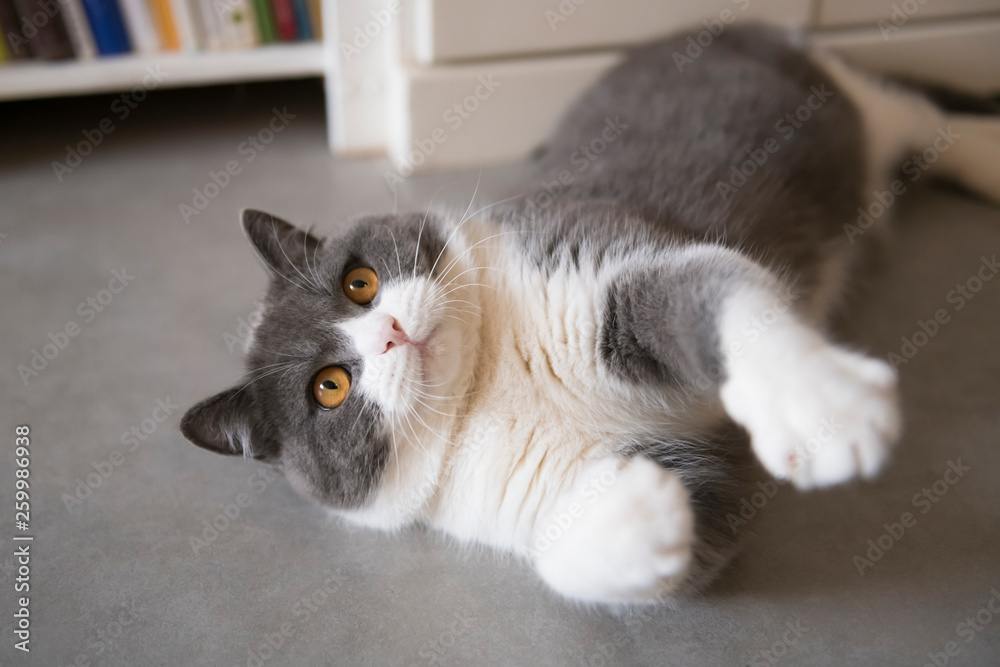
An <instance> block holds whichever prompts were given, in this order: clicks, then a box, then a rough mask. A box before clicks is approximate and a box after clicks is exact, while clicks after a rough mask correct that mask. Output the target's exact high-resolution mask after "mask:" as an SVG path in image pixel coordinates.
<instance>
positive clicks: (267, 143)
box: [0, 0, 1000, 667]
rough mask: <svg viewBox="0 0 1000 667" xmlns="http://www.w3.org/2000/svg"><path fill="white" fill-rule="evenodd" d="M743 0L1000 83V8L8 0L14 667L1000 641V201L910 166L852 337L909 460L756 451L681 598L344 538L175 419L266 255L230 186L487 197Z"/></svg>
mask: <svg viewBox="0 0 1000 667" xmlns="http://www.w3.org/2000/svg"><path fill="white" fill-rule="evenodd" d="M747 20H763V21H768V22H771V23H775V24H778V25H782V26H786V27H789V28H793V29H800V30H802V32H803V34H804V35H806V34H808V35H809V36H810V37H811V38H812V39H814V40H817V41H820V42H822V43H825V44H828V45H829V46H830V47H831V48H834V49H837V50H839V51H841V52H843V53H844V54H845V55H847V56H848V57H849V58H851V59H852V60H854V61H855V62H856V63H858V64H861V65H863V66H864V67H866V68H868V69H871V70H873V71H878V72H885V73H889V74H893V75H897V76H902V77H906V78H911V79H915V80H917V81H921V82H926V83H934V84H941V85H946V86H949V87H952V88H957V89H960V90H963V91H966V92H971V93H975V94H977V95H979V96H983V97H992V98H995V97H996V96H997V94H998V93H1000V0H951V1H948V2H946V1H944V0H708V1H700V2H680V1H679V0H678V1H675V0H664V1H657V2H649V1H645V0H505V1H504V2H489V1H487V0H412V1H404V0H339V1H336V0H322V1H321V0H0V28H2V32H3V40H2V50H0V58H2V60H0V137H2V142H0V146H2V151H0V202H2V206H0V304H2V306H3V317H2V318H0V368H2V369H4V372H3V374H2V376H0V398H2V400H0V429H2V431H0V433H2V435H0V442H2V443H4V444H3V446H2V447H0V451H3V452H5V453H4V454H3V456H2V457H0V480H2V481H0V500H2V506H3V507H5V508H7V509H6V510H5V514H4V515H3V516H2V520H0V526H2V531H3V534H2V535H0V537H2V539H3V540H4V541H5V542H7V544H8V546H7V547H4V548H3V550H0V591H2V592H0V610H2V619H3V620H2V621H0V630H2V632H0V636H2V640H0V641H2V643H0V665H20V664H24V665H45V666H48V665H60V666H62V665H77V666H79V667H86V666H89V665H129V666H132V665H219V664H227V665H247V666H248V667H262V666H263V665H323V664H338V665H340V664H343V665H396V664H402V665H425V664H426V665H469V664H501V665H591V666H594V667H598V666H601V665H657V666H659V665H730V664H732V665H743V664H750V665H774V664H779V663H784V664H794V665H802V664H806V665H843V664H858V665H897V664H899V665H902V664H909V665H925V664H930V665H937V666H939V667H940V666H942V665H947V664H955V665H996V664H1000V557H998V556H1000V537H998V532H997V529H998V528H1000V490H998V487H997V485H996V479H997V478H998V473H1000V447H998V443H1000V410H998V409H997V407H998V405H1000V349H998V346H997V333H996V332H997V328H996V327H997V319H996V313H997V312H1000V282H998V281H993V282H989V281H987V280H985V279H982V276H984V275H985V274H984V271H987V272H988V270H989V269H988V267H990V266H995V261H996V260H995V259H994V257H995V256H996V255H997V254H1000V211H998V210H997V209H996V208H995V207H991V206H990V205H989V204H986V203H984V202H982V201H979V200H976V199H973V198H971V197H970V196H968V195H967V194H964V193H962V192H960V191H958V190H956V189H953V188H948V187H945V186H940V185H937V186H934V187H929V188H928V187H924V186H925V185H926V183H925V181H926V179H923V180H922V181H921V182H920V183H919V184H918V185H919V186H920V187H916V186H915V187H913V188H910V189H908V190H907V192H906V193H905V194H904V195H901V196H899V197H898V198H897V199H896V201H895V203H894V204H893V214H894V216H895V217H896V218H897V219H898V225H897V226H898V237H897V239H896V243H895V245H894V246H893V248H892V251H891V252H890V253H889V254H888V255H887V256H886V257H885V258H884V259H883V266H882V267H881V272H880V273H879V275H878V276H877V277H875V278H874V279H873V281H872V283H871V285H870V289H869V292H870V294H869V295H868V297H867V298H866V300H865V302H864V304H863V305H862V306H861V307H860V308H859V310H858V312H857V314H856V317H854V318H853V319H852V320H851V321H850V322H849V323H848V325H847V330H846V331H844V332H843V335H844V336H845V338H846V339H847V340H848V341H850V342H851V343H852V344H853V345H855V346H857V347H859V348H861V349H864V350H866V351H868V352H869V353H871V354H873V355H876V356H881V357H883V358H886V357H887V356H888V355H890V354H894V355H897V356H901V357H903V358H905V362H903V363H902V364H901V365H900V366H899V371H900V374H901V388H902V392H903V400H904V411H905V413H906V415H907V435H906V437H905V439H904V442H903V443H902V444H901V446H900V448H899V454H898V456H897V460H896V461H895V462H894V463H893V465H892V466H891V467H890V469H889V470H888V471H887V473H886V474H885V475H883V477H882V478H880V479H879V480H877V481H875V482H873V483H869V484H857V485H852V486H848V487H844V488H838V489H832V490H829V491H824V492H822V493H814V494H809V495H800V494H798V493H796V492H795V491H793V490H792V489H789V488H785V487H782V486H780V485H774V484H771V485H768V484H767V483H766V480H764V479H763V478H762V485H763V486H761V487H760V493H759V494H754V495H753V496H751V497H749V498H747V499H746V501H747V502H746V506H745V507H744V508H743V509H742V510H741V514H740V517H739V521H738V522H736V523H734V530H737V531H743V532H744V533H745V535H746V539H747V548H746V552H745V554H744V555H743V556H742V557H741V558H740V559H739V560H738V561H737V562H736V564H735V565H734V566H733V567H732V568H731V569H730V570H729V571H728V572H727V573H726V574H725V575H724V577H723V578H722V580H721V581H720V582H719V583H718V584H716V585H715V586H714V587H713V588H712V589H711V590H710V591H708V592H707V593H706V594H705V596H704V597H703V598H699V599H698V600H693V601H690V602H687V603H685V605H684V606H683V607H682V608H681V609H680V610H679V611H673V610H667V609H661V610H656V611H649V610H647V611H641V610H638V611H634V612H630V613H627V614H623V615H619V616H611V615H608V614H606V613H602V612H598V611H594V610H588V609H581V608H578V607H575V606H571V605H568V604H566V603H565V602H563V601H561V600H559V599H556V598H555V597H554V596H553V595H552V594H550V593H548V592H547V591H546V590H544V589H543V587H541V586H540V585H539V583H538V582H537V580H536V579H535V578H534V576H533V575H532V574H531V573H530V571H528V570H527V569H526V568H525V567H523V566H522V565H521V564H518V563H515V562H507V561H502V560H499V559H497V558H496V557H495V556H494V555H492V554H489V553H479V552H475V551H473V552H465V551H460V550H458V549H456V548H454V547H453V546H450V545H449V544H447V543H446V541H445V540H442V539H440V538H438V537H436V536H434V535H429V534H426V533H422V532H419V531H414V532H410V533H405V534H402V535H395V536H385V535H379V534H376V533H371V532H364V531H361V532H359V531H354V530H351V529H349V528H347V527H345V526H342V525H340V524H339V523H336V522H331V521H330V520H329V519H328V518H327V517H326V515H325V514H324V513H323V512H322V511H321V510H320V509H318V508H316V507H314V506H313V505H311V504H310V503H308V502H306V501H304V500H302V499H300V498H299V497H298V496H296V495H295V494H294V493H293V492H292V491H291V489H290V488H289V487H288V486H287V485H286V483H285V482H284V481H283V480H282V479H280V478H274V477H272V476H269V474H268V473H267V472H266V471H263V470H262V469H261V468H258V467H256V466H254V465H252V464H246V463H242V462H239V461H233V460H228V459H225V458H223V457H215V456H210V455H208V454H206V453H205V452H203V451H201V450H197V449H196V448H194V447H192V446H191V445H190V444H188V443H187V442H186V441H185V440H184V439H183V437H182V436H181V435H180V433H179V432H178V428H177V424H178V421H179V419H180V415H181V414H182V413H183V411H184V410H185V409H186V408H187V407H189V406H190V405H192V404H193V403H194V402H196V401H197V400H200V399H201V398H203V397H205V396H207V395H209V394H210V393H213V392H214V391H216V390H218V389H219V388H220V387H223V386H228V385H229V384H231V383H232V382H233V381H234V380H235V379H236V378H237V377H239V375H240V374H241V373H242V366H241V361H242V360H241V350H242V345H243V340H244V339H245V338H246V336H247V332H248V326H249V324H248V318H249V317H250V314H251V313H252V312H253V310H254V305H255V301H256V299H257V298H259V296H260V295H261V294H262V291H263V289H264V287H265V285H266V279H265V276H264V273H263V271H262V270H261V269H260V267H259V265H258V263H257V261H256V259H255V258H254V256H253V254H252V252H251V251H250V249H249V248H248V247H247V245H246V242H245V240H244V239H243V237H242V234H241V233H240V231H239V228H238V226H237V213H238V211H239V210H240V209H241V208H243V207H254V208H260V209H264V210H268V211H272V212H274V213H275V214H278V215H281V216H282V217H285V218H286V219H289V220H291V221H293V222H295V223H297V224H300V225H303V226H305V225H309V224H314V225H315V227H316V231H317V232H319V233H335V232H336V231H337V230H338V229H340V228H341V227H342V226H343V225H344V224H346V221H348V220H349V219H351V218H352V217H354V216H356V215H359V214H362V213H370V212H387V211H394V210H397V211H401V210H409V209H418V210H425V209H426V208H427V207H428V205H429V204H430V203H431V200H432V199H433V200H434V202H435V203H443V204H454V205H456V206H461V207H462V208H464V207H465V206H466V205H467V204H468V203H469V200H470V199H474V200H475V202H476V203H477V204H480V205H485V204H488V203H490V202H491V201H493V200H495V199H496V198H498V197H499V196H500V194H499V193H502V192H505V191H507V189H508V187H509V186H510V184H511V183H513V182H515V181H516V179H518V177H519V175H520V174H521V173H522V171H523V167H524V165H525V161H526V160H528V159H529V156H530V154H531V152H532V150H534V149H535V148H536V147H537V146H538V145H539V144H540V143H541V142H542V141H543V140H544V138H545V137H546V136H547V134H548V133H549V131H550V130H551V129H552V128H553V126H554V125H555V123H556V121H557V120H558V118H559V116H560V114H561V113H562V112H563V111H564V110H565V108H566V107H567V106H568V105H569V104H570V103H571V102H572V101H573V100H574V99H575V97H576V96H577V95H579V94H580V93H581V92H582V91H583V90H584V89H585V88H586V87H587V86H588V85H589V84H590V83H592V82H593V81H594V80H595V79H596V78H597V77H599V76H600V75H601V73H602V72H604V71H605V70H607V68H609V67H610V66H612V65H613V64H614V63H615V62H617V61H618V59H620V58H621V55H622V53H623V51H624V49H626V48H627V47H628V46H629V45H631V44H635V43H639V42H642V41H646V40H650V39H654V38H656V37H659V36H665V35H667V34H670V33H674V32H678V31H683V32H685V33H686V34H688V35H689V38H688V39H687V44H688V47H687V48H686V49H685V50H684V52H683V53H681V52H679V53H677V54H675V59H674V60H675V63H674V64H675V65H676V66H677V67H679V68H683V67H684V66H685V64H686V63H687V62H689V60H694V59H697V58H698V57H699V55H700V54H701V53H702V51H703V50H704V49H708V48H711V45H712V43H713V41H714V39H715V38H716V37H717V36H718V35H719V34H721V32H722V31H724V30H726V29H727V27H728V26H729V25H732V24H734V23H736V22H741V21H747ZM477 188H478V190H477ZM990 262H994V263H993V264H991V263H990ZM984 267H986V268H984ZM990 275H991V276H992V274H990ZM977 277H978V278H979V279H981V280H979V282H977V283H976V282H974V281H976V280H977ZM975 284H978V286H979V287H978V288H977V289H974V290H973V287H974V286H975ZM959 288H963V289H965V290H966V292H967V293H968V295H969V296H968V298H966V296H963V297H962V306H961V308H959V307H956V305H955V303H956V302H955V301H954V300H952V299H949V295H953V294H954V292H955V290H957V289H959ZM966 292H962V294H963V295H964V294H966ZM941 309H945V310H946V314H947V315H948V318H947V321H946V322H945V323H944V324H942V325H941V326H940V327H939V328H937V329H935V333H934V334H933V335H928V334H927V326H929V325H928V324H927V323H928V322H930V321H933V320H935V317H936V314H937V313H939V311H941ZM937 321H938V322H940V319H938V320H937ZM18 425H28V426H29V427H30V436H29V437H30V442H31V444H30V451H31V454H30V475H31V476H30V478H29V479H30V489H29V490H30V506H31V514H30V522H27V523H29V525H28V526H27V527H26V528H25V529H20V528H18V527H17V525H16V523H15V516H14V505H15V502H17V501H19V500H20V497H16V492H17V491H18V490H19V489H17V488H15V480H16V479H17V478H16V477H15V471H16V469H19V467H20V466H19V464H16V463H15V455H14V451H15V438H16V437H17V435H18V434H17V433H16V432H15V427H16V426H18ZM22 458H23V457H22ZM956 469H957V470H960V471H961V475H958V473H956V472H955V471H956ZM949 471H950V472H949ZM956 475H957V476H956ZM927 494H929V495H927ZM905 512H910V513H911V514H912V515H913V516H914V517H915V520H916V522H915V524H914V525H906V526H903V525H902V523H901V515H902V514H903V513H905ZM26 535H30V536H32V537H33V538H34V539H33V541H31V546H30V553H31V556H30V559H29V561H30V562H29V564H28V565H24V564H23V563H21V562H20V561H19V558H20V556H16V555H15V549H18V548H21V547H23V546H24V541H14V540H13V539H12V538H13V537H16V536H26ZM859 559H860V560H859ZM22 567H28V568H29V569H28V573H27V574H25V573H24V571H23V570H22V569H21V568H22ZM25 577H27V579H25ZM25 583H27V584H28V585H29V586H30V590H29V591H28V593H25V590H24V589H22V588H19V587H21V586H23V585H24V584H25ZM26 594H27V595H30V605H29V609H30V652H25V651H22V650H18V649H17V648H16V647H15V644H16V643H18V642H19V641H23V638H22V637H19V635H17V634H16V632H15V631H17V630H18V629H19V628H20V627H21V619H19V618H17V617H15V613H18V611H19V609H20V608H21V605H20V604H19V598H20V597H22V596H24V595H26Z"/></svg>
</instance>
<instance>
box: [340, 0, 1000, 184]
mask: <svg viewBox="0 0 1000 667" xmlns="http://www.w3.org/2000/svg"><path fill="white" fill-rule="evenodd" d="M335 8H336V11H335V12H332V13H333V14H335V17H334V18H332V19H331V21H335V22H336V26H335V28H336V30H335V34H336V35H338V36H339V39H340V42H339V43H338V42H337V41H335V40H332V39H328V40H327V59H328V62H329V63H331V64H332V65H331V67H330V69H329V71H331V72H333V75H332V76H331V78H330V81H329V82H328V87H327V88H328V94H329V95H330V96H331V104H330V109H331V118H332V126H333V127H334V132H333V134H332V145H333V148H334V149H335V150H337V151H339V152H341V153H347V154H350V153H357V152H371V151H380V152H385V153H388V155H389V157H390V158H391V160H392V162H393V164H394V165H395V167H394V169H393V170H391V171H390V172H388V173H387V179H388V180H390V181H393V182H398V180H399V179H405V178H406V177H407V176H408V175H409V174H411V173H413V172H419V171H425V170H430V169H447V168H453V167H461V166H469V165H480V164H488V163H492V162H499V161H506V160H511V159H516V158H519V157H522V156H524V155H526V154H527V153H529V152H530V151H531V150H532V149H534V148H535V147H536V146H537V145H538V144H539V143H540V142H541V141H542V140H544V138H545V137H546V135H547V134H548V133H549V132H550V131H551V129H552V128H553V126H554V125H555V123H556V122H557V121H558V119H559V117H560V116H561V115H562V113H564V111H565V110H566V108H567V106H568V105H569V104H570V103H572V101H573V100H574V99H575V98H576V97H577V96H578V95H579V94H580V93H581V92H582V91H583V90H584V89H585V88H586V87H587V86H588V85H590V84H591V83H592V82H593V81H594V80H595V79H596V78H597V77H599V76H600V75H601V74H602V73H603V72H605V71H606V70H607V68H609V67H611V66H612V65H613V64H614V63H615V62H617V61H618V59H619V58H621V55H622V53H623V49H624V47H626V46H629V45H632V44H638V43H641V42H644V41H648V40H650V39H655V38H657V37H661V36H665V35H667V34H670V33H672V32H676V31H680V30H685V29H690V30H691V31H692V32H694V33H696V32H699V31H702V30H709V31H711V30H718V29H719V28H720V27H722V26H723V25H728V24H731V23H733V22H736V21H743V20H751V19H753V20H767V21H769V22H771V23H776V24H778V25H785V26H789V27H796V26H798V27H804V28H807V29H809V30H810V31H811V32H812V33H813V35H814V37H815V39H817V40H819V41H821V42H824V43H826V44H828V45H830V46H831V47H832V48H835V49H838V50H840V51H842V52H844V53H845V54H846V55H847V56H848V57H850V58H851V59H853V60H855V61H856V62H858V63H859V64H861V65H863V66H865V67H867V68H870V69H872V70H874V71H882V72H887V73H891V74H897V75H903V76H909V77H912V78H914V79H917V80H925V81H928V82H935V83H941V84H946V85H951V86H953V87H956V88H959V89H966V90H969V91H975V92H981V93H997V92H1000V0H952V1H950V2H944V1H943V0H704V1H699V2H693V1H688V2H682V1H680V0H662V1H661V0H412V1H411V2H405V0H336V1H335ZM379 17H381V18H379ZM376 19H378V20H376ZM383 19H384V20H383ZM373 21H374V22H373ZM332 33H334V31H333V30H329V29H328V34H332ZM366 34H367V35H368V38H365V35H366ZM359 35H361V39H360V41H362V42H364V43H365V46H364V48H362V49H356V51H357V52H356V53H353V52H351V50H350V46H351V45H352V44H355V45H356V43H357V41H358V39H359ZM352 40H354V42H352ZM345 44H346V45H347V47H348V48H347V49H346V50H345ZM348 56H350V57H348ZM484 81H485V82H488V85H485V84H484V83H483V82H484Z"/></svg>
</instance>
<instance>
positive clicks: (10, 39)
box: [0, 0, 31, 60]
mask: <svg viewBox="0 0 1000 667" xmlns="http://www.w3.org/2000/svg"><path fill="white" fill-rule="evenodd" d="M0 31H2V32H3V43H4V46H5V47H6V50H7V57H8V58H10V59H11V60H20V59H22V58H30V57H31V50H30V49H29V48H28V40H26V39H24V37H23V36H22V35H21V21H20V19H19V18H18V14H17V8H16V7H14V0H0Z"/></svg>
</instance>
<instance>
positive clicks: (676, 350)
mask: <svg viewBox="0 0 1000 667" xmlns="http://www.w3.org/2000/svg"><path fill="white" fill-rule="evenodd" d="M635 264H638V262H636V263H635ZM608 284H609V289H608V297H607V306H606V308H607V310H606V313H605V317H604V323H603V326H602V332H601V351H602V353H603V356H604V360H605V362H606V363H607V365H608V367H609V368H611V369H612V370H613V371H615V372H616V373H618V374H619V375H621V376H623V377H625V378H628V379H631V380H633V381H637V382H648V381H650V380H652V381H658V382H664V381H665V382H666V383H668V384H671V385H674V386H676V387H680V388H683V390H684V392H685V394H686V395H687V396H701V397H703V398H704V399H705V400H715V399H716V397H721V400H722V403H723V406H724V407H725V409H726V411H727V412H728V413H729V415H730V416H731V417H732V418H733V419H734V420H735V421H736V422H737V423H739V424H740V425H741V426H743V427H744V428H745V429H746V430H747V431H748V432H749V433H750V436H751V442H752V447H753V450H754V453H755V454H756V455H757V458H758V459H759V460H760V461H761V463H763V465H764V467H766V468H767V469H768V471H770V472H771V473H772V474H774V475H776V476H778V477H781V478H786V479H790V480H791V481H792V483H794V484H795V485H796V486H798V487H799V488H811V487H817V486H827V485H831V484H838V483H841V482H845V481H847V480H849V479H852V478H854V477H856V476H858V475H861V476H864V477H871V476H873V475H874V474H875V473H877V472H878V471H879V470H880V469H881V467H882V465H883V464H884V463H885V461H886V460H887V458H888V454H889V451H890V449H891V447H892V445H893V444H895V441H896V440H897V438H898V437H899V431H900V418H899V411H898V407H897V401H896V378H895V373H894V372H893V371H892V369H891V368H889V366H888V365H887V364H885V363H884V362H882V361H878V360H875V359H871V358H868V357H865V356H863V355H860V354H857V353H855V352H852V351H850V350H847V349H844V348H842V347H838V346H836V345H833V344H832V343H830V342H829V341H828V340H827V339H826V338H825V337H824V336H823V334H822V333H820V332H819V331H818V330H817V329H816V328H815V327H813V326H812V325H810V324H809V323H808V322H807V321H806V319H805V318H803V317H802V316H801V315H800V314H798V313H797V312H796V307H797V306H798V305H799V303H800V302H802V301H806V300H808V298H807V297H808V295H802V294H793V293H791V292H790V291H789V290H788V288H787V286H786V285H784V284H783V283H782V282H781V281H780V280H779V279H778V278H777V277H776V276H774V275H773V274H772V273H771V272H770V271H768V270H767V269H765V268H764V267H762V266H760V265H759V264H757V263H755V262H753V261H751V260H750V259H748V258H747V257H745V256H743V255H742V254H740V253H737V252H735V251H732V250H729V249H726V248H721V247H718V246H711V245H690V246H686V247H684V248H682V249H677V250H675V251H673V252H671V253H670V254H669V255H667V256H666V257H665V260H664V262H663V264H662V265H657V266H645V267H638V266H629V268H628V269H626V270H625V271H623V272H621V273H619V274H617V275H615V276H614V280H611V281H609V283H608Z"/></svg>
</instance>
